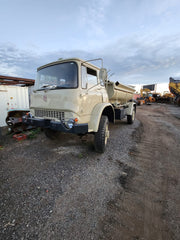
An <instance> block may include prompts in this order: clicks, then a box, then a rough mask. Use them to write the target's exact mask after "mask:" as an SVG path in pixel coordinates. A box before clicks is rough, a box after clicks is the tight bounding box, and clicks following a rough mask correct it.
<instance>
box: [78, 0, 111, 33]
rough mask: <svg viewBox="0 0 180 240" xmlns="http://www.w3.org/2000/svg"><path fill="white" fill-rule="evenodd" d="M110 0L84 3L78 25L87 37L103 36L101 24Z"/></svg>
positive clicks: (94, 0) (93, 0)
mask: <svg viewBox="0 0 180 240" xmlns="http://www.w3.org/2000/svg"><path fill="white" fill-rule="evenodd" d="M109 4H110V0H99V1H96V0H92V1H90V2H87V1H84V2H83V4H82V6H81V7H79V9H80V24H81V26H82V27H83V28H85V29H86V31H87V33H88V35H90V36H92V34H93V35H94V36H95V35H96V36H102V35H104V34H105V33H104V27H103V22H104V19H105V14H106V12H107V9H108V6H109Z"/></svg>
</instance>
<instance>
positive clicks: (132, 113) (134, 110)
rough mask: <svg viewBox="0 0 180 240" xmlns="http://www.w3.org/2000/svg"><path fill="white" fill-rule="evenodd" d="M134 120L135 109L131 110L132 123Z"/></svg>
mask: <svg viewBox="0 0 180 240" xmlns="http://www.w3.org/2000/svg"><path fill="white" fill-rule="evenodd" d="M134 119H135V109H133V112H132V120H133V121H134Z"/></svg>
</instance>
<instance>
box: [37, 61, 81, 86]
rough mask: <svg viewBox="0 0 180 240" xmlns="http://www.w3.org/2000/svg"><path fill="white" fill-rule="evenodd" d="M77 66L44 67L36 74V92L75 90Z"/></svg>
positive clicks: (69, 63) (68, 64) (58, 65)
mask: <svg viewBox="0 0 180 240" xmlns="http://www.w3.org/2000/svg"><path fill="white" fill-rule="evenodd" d="M77 74H78V72H77V64H76V63H75V62H67V63H60V64H56V65H52V66H49V67H45V68H42V69H40V70H39V71H38V72H37V78H36V82H35V89H36V90H44V89H65V88H77V86H78V81H77V79H78V78H77Z"/></svg>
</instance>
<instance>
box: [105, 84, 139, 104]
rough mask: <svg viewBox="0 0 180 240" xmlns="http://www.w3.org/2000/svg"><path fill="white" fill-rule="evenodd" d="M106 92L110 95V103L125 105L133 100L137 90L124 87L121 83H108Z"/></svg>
mask: <svg viewBox="0 0 180 240" xmlns="http://www.w3.org/2000/svg"><path fill="white" fill-rule="evenodd" d="M105 86H106V90H107V93H108V97H109V101H110V103H112V104H115V105H117V104H125V103H127V102H128V101H129V100H131V99H132V98H133V94H134V92H135V89H133V88H131V87H129V86H126V85H123V84H121V83H119V82H116V83H115V82H110V81H108V82H106V84H105Z"/></svg>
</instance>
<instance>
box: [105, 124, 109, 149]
mask: <svg viewBox="0 0 180 240" xmlns="http://www.w3.org/2000/svg"><path fill="white" fill-rule="evenodd" d="M108 138H109V128H108V124H106V129H105V145H106V144H107V140H108Z"/></svg>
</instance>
